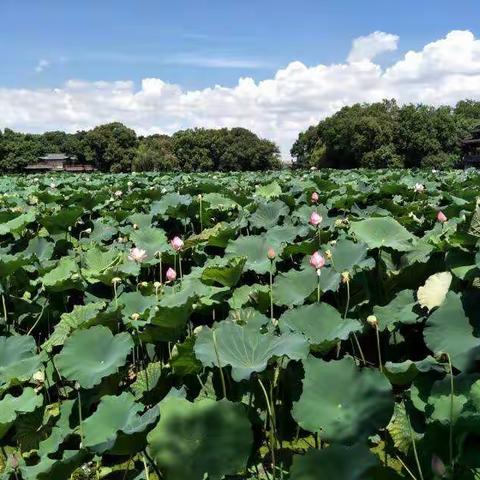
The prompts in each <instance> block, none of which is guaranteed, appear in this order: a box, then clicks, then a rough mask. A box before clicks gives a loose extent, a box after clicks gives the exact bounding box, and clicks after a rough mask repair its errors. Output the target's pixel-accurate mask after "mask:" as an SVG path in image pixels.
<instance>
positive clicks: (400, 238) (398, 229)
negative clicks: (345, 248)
mask: <svg viewBox="0 0 480 480" xmlns="http://www.w3.org/2000/svg"><path fill="white" fill-rule="evenodd" d="M350 229H351V231H352V232H353V233H354V234H355V236H356V237H357V238H358V239H359V240H361V241H362V242H365V243H366V244H367V245H368V248H384V247H389V248H392V249H394V250H398V251H400V252H405V251H408V250H410V249H411V248H412V246H413V243H414V241H415V237H414V236H413V235H412V234H411V233H410V232H409V231H408V230H407V229H406V228H405V227H403V226H402V225H400V224H399V223H398V222H397V221H396V220H395V219H394V218H392V217H372V218H366V219H364V220H360V221H359V222H354V223H352V225H351V227H350Z"/></svg>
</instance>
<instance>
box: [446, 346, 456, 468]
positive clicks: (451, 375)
mask: <svg viewBox="0 0 480 480" xmlns="http://www.w3.org/2000/svg"><path fill="white" fill-rule="evenodd" d="M446 355H447V360H448V367H449V369H450V372H449V373H450V432H449V438H448V446H449V452H450V469H451V471H452V472H453V467H454V461H453V397H454V395H455V389H454V384H453V368H452V360H451V358H450V355H449V354H448V353H447V354H446Z"/></svg>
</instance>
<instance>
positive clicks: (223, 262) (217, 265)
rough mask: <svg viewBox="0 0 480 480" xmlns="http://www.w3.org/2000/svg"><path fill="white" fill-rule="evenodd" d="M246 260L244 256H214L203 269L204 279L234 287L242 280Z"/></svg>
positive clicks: (204, 280)
mask: <svg viewBox="0 0 480 480" xmlns="http://www.w3.org/2000/svg"><path fill="white" fill-rule="evenodd" d="M246 260H247V259H246V258H244V257H239V258H235V257H234V258H214V259H212V261H210V262H208V264H207V265H206V266H205V268H204V269H203V272H202V277H201V278H202V281H203V282H205V283H209V282H216V283H219V284H220V285H222V286H224V287H233V286H235V285H236V284H237V283H238V281H239V280H240V277H241V275H242V272H243V268H244V266H245V262H246Z"/></svg>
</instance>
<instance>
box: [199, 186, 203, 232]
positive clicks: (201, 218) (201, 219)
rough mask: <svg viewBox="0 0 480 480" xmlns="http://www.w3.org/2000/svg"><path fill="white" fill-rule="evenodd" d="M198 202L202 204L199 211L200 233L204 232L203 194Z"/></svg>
mask: <svg viewBox="0 0 480 480" xmlns="http://www.w3.org/2000/svg"><path fill="white" fill-rule="evenodd" d="M198 200H199V202H200V211H199V217H200V232H203V214H202V194H200V195H199V196H198Z"/></svg>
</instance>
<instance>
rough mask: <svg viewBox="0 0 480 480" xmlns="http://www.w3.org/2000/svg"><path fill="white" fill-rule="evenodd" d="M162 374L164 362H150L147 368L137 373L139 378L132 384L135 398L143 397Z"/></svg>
mask: <svg viewBox="0 0 480 480" xmlns="http://www.w3.org/2000/svg"><path fill="white" fill-rule="evenodd" d="M161 376H162V362H150V363H149V364H148V365H147V367H146V368H144V369H143V370H140V371H139V372H138V373H137V378H136V379H135V381H134V382H133V383H132V385H130V388H131V389H132V391H133V393H134V394H135V398H136V399H137V400H138V399H140V398H142V396H143V394H144V393H146V392H150V391H151V390H153V389H154V388H155V387H156V386H157V384H158V382H159V380H160V377H161Z"/></svg>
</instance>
